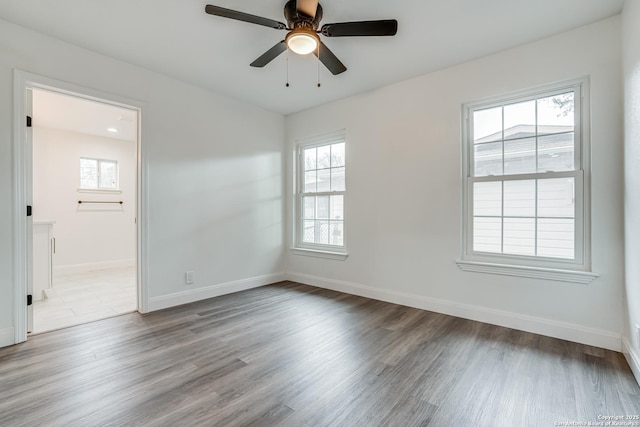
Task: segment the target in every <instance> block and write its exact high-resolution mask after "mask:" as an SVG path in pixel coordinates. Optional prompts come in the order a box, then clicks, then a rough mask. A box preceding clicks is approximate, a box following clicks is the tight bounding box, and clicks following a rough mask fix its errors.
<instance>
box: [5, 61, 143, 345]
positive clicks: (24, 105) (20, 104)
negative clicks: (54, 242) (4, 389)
mask: <svg viewBox="0 0 640 427" xmlns="http://www.w3.org/2000/svg"><path fill="white" fill-rule="evenodd" d="M30 89H44V90H49V91H52V92H56V93H61V94H67V95H71V96H75V97H79V98H84V99H89V100H93V101H98V102H102V103H107V104H110V105H115V106H120V107H125V108H129V109H132V110H136V111H137V112H138V140H137V142H136V150H137V151H136V153H137V182H138V184H137V200H136V224H137V227H136V238H137V242H136V261H137V266H138V268H137V274H138V276H137V284H136V286H137V292H138V311H140V312H141V313H144V312H146V308H147V296H148V290H147V272H148V269H149V268H148V263H149V259H148V255H147V254H148V242H147V239H148V231H147V229H148V226H147V222H148V209H147V207H148V204H149V202H148V197H149V195H148V191H147V175H148V170H147V160H146V159H147V150H146V149H144V147H145V146H146V145H145V144H144V141H143V139H142V134H143V133H142V127H143V126H146V124H145V123H146V122H145V123H142V122H141V120H142V115H143V107H144V104H143V103H142V102H139V101H136V100H133V99H128V98H124V97H122V96H119V95H115V94H111V93H106V92H102V91H100V90H97V89H92V88H88V87H85V86H80V85H77V84H74V83H70V82H65V81H61V80H56V79H53V78H50V77H45V76H40V75H37V74H33V73H29V72H27V71H22V70H20V69H17V68H14V69H13V116H14V117H13V128H14V129H13V139H14V142H13V160H14V162H13V165H14V168H13V182H14V183H13V203H14V206H13V221H12V227H13V258H14V261H13V281H14V286H13V300H14V305H13V329H14V335H15V338H14V343H15V344H17V343H20V342H23V341H26V340H27V328H28V320H27V318H28V310H27V288H28V283H27V281H28V275H27V270H28V268H29V266H28V265H27V264H28V249H29V248H28V245H27V240H28V239H27V236H28V235H29V232H28V221H27V217H26V215H25V208H26V206H27V204H28V202H30V200H29V199H28V197H29V196H30V193H29V191H28V188H29V185H30V183H31V180H32V177H31V176H27V173H29V174H31V172H30V170H28V167H31V165H30V164H27V160H28V156H27V154H28V152H27V149H28V150H31V145H32V144H30V143H29V144H28V143H27V142H28V141H29V138H28V135H27V132H26V131H25V129H27V127H26V126H25V117H26V115H27V112H28V109H29V108H30V101H29V100H28V99H27V98H28V97H27V96H26V94H27V90H30ZM29 153H30V152H29Z"/></svg>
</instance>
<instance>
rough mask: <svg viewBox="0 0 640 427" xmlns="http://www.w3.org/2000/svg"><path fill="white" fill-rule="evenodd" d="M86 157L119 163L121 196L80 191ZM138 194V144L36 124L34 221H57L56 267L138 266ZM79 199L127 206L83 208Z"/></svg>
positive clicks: (55, 234)
mask: <svg viewBox="0 0 640 427" xmlns="http://www.w3.org/2000/svg"><path fill="white" fill-rule="evenodd" d="M34 123H37V120H36V121H34ZM81 157H90V158H94V159H108V160H115V161H117V162H118V170H119V189H120V191H121V193H120V194H100V193H97V192H92V193H86V192H78V187H79V186H80V172H79V170H80V158H81ZM135 192H136V143H135V142H131V141H123V140H119V139H112V138H105V137H100V136H95V135H87V134H80V133H76V132H68V131H63V130H54V129H45V128H40V127H38V126H34V128H33V206H34V210H33V219H34V221H38V220H41V221H55V222H56V223H55V225H54V227H53V234H54V237H55V239H56V253H55V255H54V269H56V270H61V268H62V269H64V268H65V267H66V268H67V269H68V268H69V266H76V267H80V266H83V267H84V268H89V269H91V268H92V267H98V268H99V267H100V266H101V265H110V264H114V263H115V262H118V261H122V262H124V263H127V262H130V263H131V265H133V262H134V260H135V249H136V226H135V217H136V193H135ZM78 200H95V201H123V202H124V203H123V204H122V205H119V204H83V205H79V204H78Z"/></svg>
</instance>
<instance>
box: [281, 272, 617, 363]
mask: <svg viewBox="0 0 640 427" xmlns="http://www.w3.org/2000/svg"><path fill="white" fill-rule="evenodd" d="M287 279H288V280H291V281H295V282H299V283H304V284H306V285H311V286H316V287H319V288H324V289H330V290H334V291H338V292H344V293H347V294H351V295H358V296H362V297H366V298H371V299H375V300H379V301H385V302H390V303H394V304H399V305H404V306H407V307H414V308H419V309H421V310H427V311H434V312H436V313H441V314H448V315H450V316H456V317H460V318H463V319H469V320H475V321H477V322H483V323H489V324H492V325H497V326H504V327H506V328H511V329H517V330H520V331H525V332H531V333H534V334H538V335H544V336H548V337H552V338H559V339H563V340H567V341H573V342H577V343H580V344H587V345H592V346H595V347H600V348H605V349H608V350H613V351H618V352H619V351H621V350H622V335H621V334H620V333H616V332H611V331H605V330H602V329H596V328H589V327H585V326H581V325H577V324H574V323H568V322H560V321H556V320H550V319H544V318H541V317H534V316H527V315H523V314H518V313H513V312H508V311H502V310H495V309H491V308H486V307H480V306H475V305H470V304H462V303H458V302H454V301H449V300H442V299H436V298H430V297H425V296H422V295H416V294H410V293H405V292H397V291H389V290H386V289H379V288H373V287H371V286H365V285H361V284H356V283H350V282H345V281H341V280H334V279H327V278H323V277H318V276H313V275H309V274H303V273H296V272H289V273H288V274H287Z"/></svg>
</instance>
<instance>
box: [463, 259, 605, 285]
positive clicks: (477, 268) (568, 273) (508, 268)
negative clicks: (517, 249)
mask: <svg viewBox="0 0 640 427" xmlns="http://www.w3.org/2000/svg"><path fill="white" fill-rule="evenodd" d="M456 264H458V268H460V270H462V271H472V272H475V273H488V274H501V275H504V276H516V277H529V278H532V279H544V280H555V281H559V282H571V283H581V284H584V285H586V284H588V283H591V282H592V281H593V280H595V279H596V278H598V277H600V275H599V274H596V273H591V272H587V271H573V270H560V269H555V268H544V267H525V266H520V265H506V264H493V263H489V262H476V261H456Z"/></svg>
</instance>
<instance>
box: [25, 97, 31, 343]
mask: <svg viewBox="0 0 640 427" xmlns="http://www.w3.org/2000/svg"><path fill="white" fill-rule="evenodd" d="M26 97H27V99H26V104H25V107H26V112H27V119H26V120H27V135H26V140H25V147H24V154H25V162H24V163H25V165H24V166H25V172H26V176H28V177H31V176H33V127H31V120H32V117H33V92H32V91H31V89H27V93H26ZM26 182H27V186H26V187H27V188H26V202H27V206H28V207H27V242H26V243H27V244H26V249H27V295H28V297H27V298H28V299H27V304H28V305H27V333H29V332H31V331H32V330H33V216H32V211H33V184H32V180H31V179H28V180H26ZM30 211H31V212H30Z"/></svg>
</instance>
